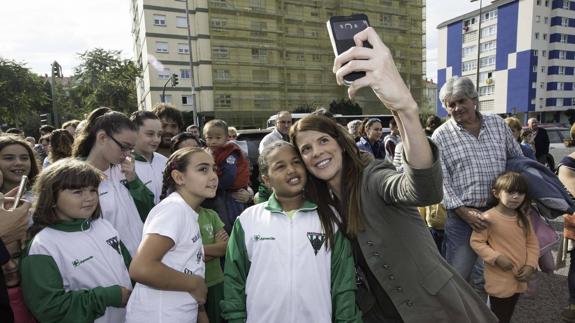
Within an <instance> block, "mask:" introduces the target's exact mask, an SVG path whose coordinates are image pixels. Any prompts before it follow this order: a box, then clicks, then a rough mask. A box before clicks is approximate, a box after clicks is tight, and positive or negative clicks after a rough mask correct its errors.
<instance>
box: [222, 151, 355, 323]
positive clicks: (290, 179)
mask: <svg viewBox="0 0 575 323" xmlns="http://www.w3.org/2000/svg"><path fill="white" fill-rule="evenodd" d="M259 164H260V171H261V174H262V178H263V180H264V181H265V183H266V185H267V186H269V187H271V188H272V189H273V194H272V195H271V196H270V198H269V200H268V201H267V202H264V203H260V204H257V205H254V206H252V207H250V208H248V209H247V210H245V211H244V212H243V213H242V214H241V215H240V216H239V217H238V219H237V220H236V222H235V224H234V227H233V231H232V235H231V237H230V240H229V242H228V249H227V254H226V264H225V271H224V274H225V276H224V301H222V310H223V313H222V316H223V317H224V318H226V319H228V320H229V321H230V322H248V323H254V322H262V323H263V322H276V323H282V322H315V323H328V322H360V321H361V319H360V313H359V310H358V309H357V308H356V305H355V270H354V266H353V258H352V254H351V245H350V243H349V241H348V240H347V239H345V237H344V235H343V233H342V232H340V231H338V230H337V226H336V225H335V224H334V223H333V222H332V220H331V218H330V217H329V216H328V215H327V214H323V213H321V212H318V209H317V206H316V205H315V204H314V203H311V202H309V201H306V199H305V197H304V193H303V189H304V186H305V184H306V171H305V167H304V165H303V162H302V160H301V159H300V157H299V156H298V154H297V151H296V149H295V147H294V146H293V145H291V144H290V143H288V142H285V141H276V142H274V143H272V144H271V145H269V146H267V147H266V148H264V150H263V151H262V153H261V155H260V157H259Z"/></svg>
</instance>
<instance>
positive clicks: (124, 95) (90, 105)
mask: <svg viewBox="0 0 575 323" xmlns="http://www.w3.org/2000/svg"><path fill="white" fill-rule="evenodd" d="M79 56H80V61H81V63H80V65H79V66H77V67H76V68H75V69H74V77H73V80H72V84H71V85H72V86H71V88H70V91H69V93H68V95H69V98H70V101H71V102H70V103H71V108H72V109H73V110H76V112H80V113H87V112H89V111H91V110H93V109H95V108H97V107H100V106H107V107H111V108H113V109H115V110H117V111H121V112H125V113H130V112H132V111H135V110H137V108H138V102H137V95H136V78H137V77H138V76H140V74H141V71H140V68H139V67H138V66H136V64H134V62H133V61H131V60H128V59H122V58H121V57H120V51H117V50H104V49H101V48H96V49H93V50H91V51H86V52H84V53H82V54H79ZM78 117H80V116H78Z"/></svg>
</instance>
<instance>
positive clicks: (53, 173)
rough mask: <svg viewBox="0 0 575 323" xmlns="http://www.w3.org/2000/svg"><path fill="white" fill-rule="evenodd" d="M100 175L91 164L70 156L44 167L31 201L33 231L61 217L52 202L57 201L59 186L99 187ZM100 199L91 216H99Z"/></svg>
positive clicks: (95, 217) (66, 188) (93, 217)
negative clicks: (34, 197) (32, 201)
mask: <svg viewBox="0 0 575 323" xmlns="http://www.w3.org/2000/svg"><path fill="white" fill-rule="evenodd" d="M101 181H102V175H101V174H100V172H99V171H98V170H97V169H96V168H94V167H93V166H91V165H90V164H88V163H86V162H83V161H79V160H76V159H73V158H64V159H60V160H59V161H57V162H55V163H54V164H52V165H50V167H48V168H46V169H45V170H44V171H42V173H40V176H38V180H37V181H36V183H35V184H34V193H35V196H36V201H35V205H34V214H33V216H32V217H33V219H34V226H33V228H32V233H33V234H35V233H37V232H39V231H40V230H42V229H43V228H45V227H47V226H49V225H52V224H55V223H57V222H59V221H60V219H59V218H58V215H56V212H55V211H54V205H55V204H56V202H57V201H58V195H59V194H60V192H61V191H62V190H75V189H82V188H85V187H89V186H92V187H95V188H96V189H98V186H99V185H100V182H101ZM100 213H101V211H100V203H99V202H98V207H97V208H96V210H94V213H93V214H92V216H91V217H90V220H94V219H97V218H98V217H100Z"/></svg>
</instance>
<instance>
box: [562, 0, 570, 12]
mask: <svg viewBox="0 0 575 323" xmlns="http://www.w3.org/2000/svg"><path fill="white" fill-rule="evenodd" d="M563 9H567V10H569V1H568V0H563Z"/></svg>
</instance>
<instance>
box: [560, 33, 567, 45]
mask: <svg viewBox="0 0 575 323" xmlns="http://www.w3.org/2000/svg"><path fill="white" fill-rule="evenodd" d="M561 42H562V43H565V44H566V43H567V42H568V37H567V35H561Z"/></svg>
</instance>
